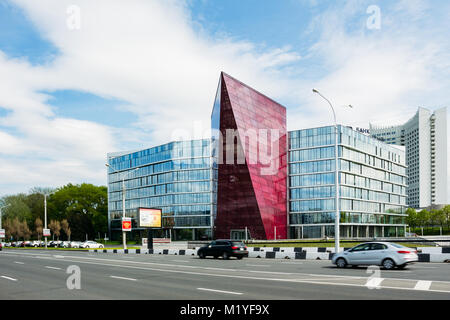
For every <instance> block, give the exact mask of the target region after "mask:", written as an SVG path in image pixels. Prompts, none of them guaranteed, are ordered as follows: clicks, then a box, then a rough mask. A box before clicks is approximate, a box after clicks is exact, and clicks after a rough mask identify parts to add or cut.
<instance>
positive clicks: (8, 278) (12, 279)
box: [1, 276, 17, 281]
mask: <svg viewBox="0 0 450 320" xmlns="http://www.w3.org/2000/svg"><path fill="white" fill-rule="evenodd" d="M1 277H2V278H4V279H7V280H11V281H17V279H14V278H10V277H6V276H1Z"/></svg>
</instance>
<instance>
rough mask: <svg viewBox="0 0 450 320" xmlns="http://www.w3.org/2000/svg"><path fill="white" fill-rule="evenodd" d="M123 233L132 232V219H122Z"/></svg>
mask: <svg viewBox="0 0 450 320" xmlns="http://www.w3.org/2000/svg"><path fill="white" fill-rule="evenodd" d="M122 231H131V218H122Z"/></svg>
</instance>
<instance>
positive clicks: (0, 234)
mask: <svg viewBox="0 0 450 320" xmlns="http://www.w3.org/2000/svg"><path fill="white" fill-rule="evenodd" d="M4 238H5V229H0V239H4Z"/></svg>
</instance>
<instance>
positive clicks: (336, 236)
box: [313, 89, 353, 253]
mask: <svg viewBox="0 0 450 320" xmlns="http://www.w3.org/2000/svg"><path fill="white" fill-rule="evenodd" d="M313 92H314V93H316V94H318V95H319V96H321V97H322V98H323V99H324V100H325V101H326V102H328V104H329V105H330V107H331V111H333V118H334V130H335V135H334V137H335V139H334V159H335V167H336V168H335V170H336V172H335V178H334V183H335V188H336V192H335V207H336V217H335V220H334V221H335V222H334V245H335V252H336V253H339V242H340V234H339V222H340V212H339V157H338V134H339V132H338V125H337V121H336V112H335V111H334V107H333V104H332V103H331V101H330V100H328V99H327V98H326V97H325V96H323V95H322V94H321V93H320V92H319V90H317V89H313ZM346 107H349V108H353V106H351V105H348V106H346Z"/></svg>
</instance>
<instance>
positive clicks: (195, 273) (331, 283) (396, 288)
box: [41, 257, 450, 293]
mask: <svg viewBox="0 0 450 320" xmlns="http://www.w3.org/2000/svg"><path fill="white" fill-rule="evenodd" d="M74 258H75V257H74ZM79 258H82V257H79ZM41 259H49V260H52V258H47V257H42V258H41ZM84 259H90V258H84ZM95 260H103V261H108V259H95ZM66 261H71V262H77V263H85V264H93V265H103V266H109V267H120V268H130V269H138V270H153V271H161V272H168V273H184V274H192V275H201V276H212V277H223V278H238V279H247V280H250V279H252V280H264V281H281V282H296V283H309V284H320V285H332V286H350V287H366V285H365V284H355V283H336V282H326V281H330V280H332V279H323V280H324V282H322V280H309V279H308V280H307V279H277V278H267V277H264V278H260V277H249V276H238V275H225V274H211V273H204V272H192V271H181V270H168V269H158V268H149V267H138V266H129V265H128V266H127V265H119V264H107V263H96V262H88V261H77V260H70V259H66ZM111 261H115V262H118V261H117V260H111ZM130 262H132V261H130ZM134 263H136V262H134ZM149 264H156V263H149ZM156 265H158V264H156ZM159 265H161V264H159ZM172 266H173V265H172ZM211 269H213V268H211ZM228 271H235V269H234V270H233V269H228ZM297 275H301V273H298V274H297ZM312 275H313V274H312ZM313 276H321V275H313ZM328 277H329V276H328ZM335 277H336V278H341V279H343V278H346V277H345V276H335ZM347 278H349V280H351V279H361V278H362V277H347ZM388 279H389V280H394V278H388ZM397 280H403V281H411V279H397ZM434 282H440V283H445V284H450V282H447V281H434ZM381 288H383V289H394V290H414V289H413V288H406V287H391V286H386V285H385V286H382V287H381ZM428 292H438V293H450V290H428Z"/></svg>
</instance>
